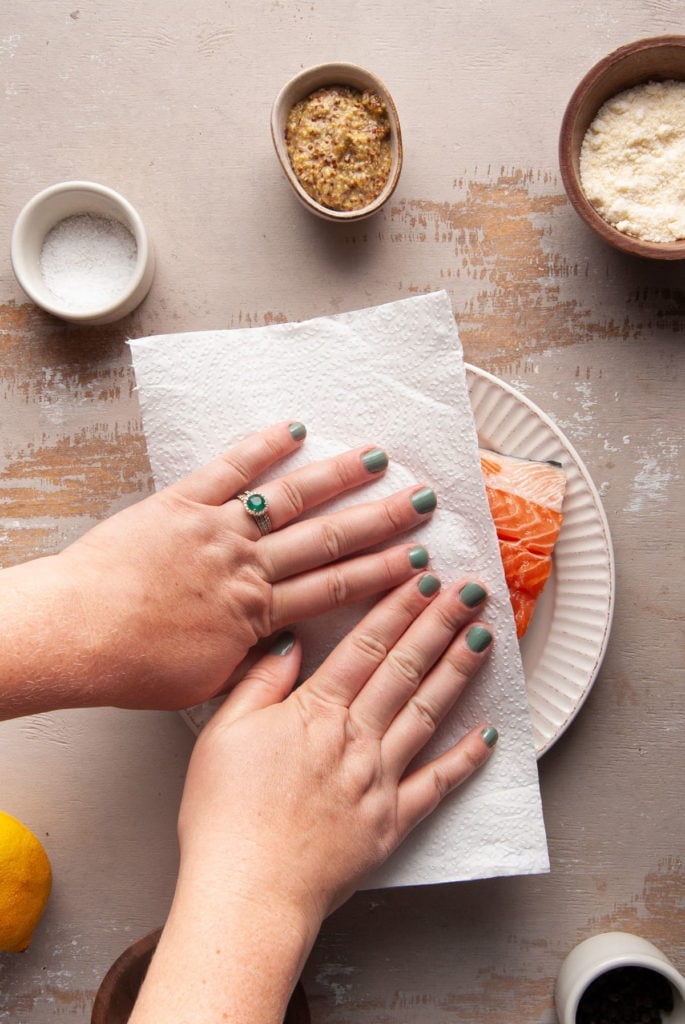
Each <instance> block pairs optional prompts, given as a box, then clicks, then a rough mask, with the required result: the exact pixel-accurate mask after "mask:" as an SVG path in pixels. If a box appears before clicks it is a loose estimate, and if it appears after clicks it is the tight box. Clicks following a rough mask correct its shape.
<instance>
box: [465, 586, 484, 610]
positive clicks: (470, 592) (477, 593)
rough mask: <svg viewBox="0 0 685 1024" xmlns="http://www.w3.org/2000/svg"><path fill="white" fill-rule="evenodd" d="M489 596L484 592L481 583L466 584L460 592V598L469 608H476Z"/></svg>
mask: <svg viewBox="0 0 685 1024" xmlns="http://www.w3.org/2000/svg"><path fill="white" fill-rule="evenodd" d="M487 596H488V595H487V592H486V591H485V590H483V588H482V587H481V585H480V583H465V584H464V586H463V587H462V588H461V590H460V591H459V597H460V598H461V600H462V602H463V603H464V604H465V605H466V607H467V608H475V607H476V605H477V604H480V603H481V602H482V601H484V600H485V598H486V597H487Z"/></svg>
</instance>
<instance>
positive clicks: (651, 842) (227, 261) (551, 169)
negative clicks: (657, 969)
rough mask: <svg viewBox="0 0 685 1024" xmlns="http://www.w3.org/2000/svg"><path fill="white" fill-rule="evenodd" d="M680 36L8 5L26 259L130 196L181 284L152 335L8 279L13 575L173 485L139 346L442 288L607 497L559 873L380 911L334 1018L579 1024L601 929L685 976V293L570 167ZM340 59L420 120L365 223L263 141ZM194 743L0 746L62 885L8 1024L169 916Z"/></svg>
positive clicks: (0, 34) (60, 727)
mask: <svg viewBox="0 0 685 1024" xmlns="http://www.w3.org/2000/svg"><path fill="white" fill-rule="evenodd" d="M405 8H406V9H405ZM682 30H683V26H682V4H681V3H680V2H679V0H678V2H676V0H607V2H605V3H603V4H601V5H595V4H590V3H586V2H574V3H568V4H550V3H547V2H545V0H521V2H520V3H519V4H517V5H512V4H510V3H508V2H505V0H482V2H479V0H465V2H464V3H461V4H441V3H433V4H430V5H428V4H423V3H421V4H415V5H404V6H403V5H400V6H397V5H395V4H392V3H391V2H390V0H376V3H374V4H370V3H363V2H361V0H357V2H348V3H347V4H343V5H341V4H339V3H334V2H333V0H311V2H308V3H300V2H296V0H292V2H290V0H270V2H267V0H254V2H250V3H248V2H247V0H240V2H238V0H205V2H204V3H203V4H201V5H197V4H190V3H186V2H181V0H150V2H148V3H147V4H145V5H141V4H137V3H133V2H132V0H118V2H117V3H116V4H115V3H113V2H109V0H106V2H96V0H86V2H84V3H80V4H79V3H78V0H74V3H73V5H71V6H70V5H65V4H57V3H50V2H48V0H5V2H4V3H3V5H2V10H1V11H0V74H1V80H2V91H1V92H0V102H1V103H2V104H3V119H2V124H3V156H2V188H1V189H0V221H1V223H2V233H3V237H4V238H5V242H6V244H5V253H7V249H8V240H9V234H10V231H11V227H12V224H13V222H14V219H15V217H16V215H17V213H18V212H19V210H20V209H21V207H22V206H23V204H24V203H25V202H26V201H27V200H28V199H29V198H30V197H31V196H32V195H33V194H34V193H35V192H37V191H38V190H39V189H41V188H43V187H45V186H47V185H50V184H53V183H54V182H57V181H61V180H66V179H71V178H86V179H92V180H96V181H101V182H103V183H105V184H107V185H110V186H112V187H113V188H116V189H118V190H120V191H121V192H123V194H124V195H126V197H127V198H128V199H130V200H131V201H132V202H133V203H134V205H135V206H136V207H137V208H138V209H139V211H140V213H141V214H142V216H143V218H144V220H145V222H146V224H147V226H148V228H149V231H150V233H151V236H152V238H153V241H154V244H155V247H156V249H157V253H158V264H159V265H158V272H157V276H156V279H155V282H154V285H153V288H152V291H151V293H150V295H149V297H148V299H147V300H146V301H145V303H144V304H143V305H142V306H141V307H140V309H139V310H137V311H136V312H135V313H134V314H133V315H132V316H130V317H129V318H128V319H127V320H125V321H123V322H122V323H120V324H114V325H111V326H108V327H101V328H98V329H76V328H73V327H70V326H68V325H65V324H62V323H59V322H57V321H55V320H53V319H51V318H50V317H48V316H46V315H43V314H42V313H41V312H39V311H38V310H36V309H35V308H34V307H33V306H32V305H31V304H30V303H29V302H28V301H27V299H26V297H25V296H24V295H23V294H22V292H21V291H20V289H19V288H18V286H17V284H16V282H15V280H14V278H13V275H12V272H11V267H10V264H9V259H8V258H7V255H5V257H4V259H3V260H0V423H1V429H0V442H1V445H2V449H1V451H0V502H1V503H2V509H3V511H2V516H3V518H2V530H1V533H0V559H1V561H0V564H2V565H10V564H13V563H16V562H20V561H23V560H25V559H27V558H31V557H35V556H37V555H40V554H43V553H45V552H51V551H55V550H58V549H60V548H61V547H63V546H64V545H65V544H67V543H69V541H70V540H71V539H73V538H74V537H76V536H78V535H79V534H80V533H81V532H83V531H84V530H85V529H87V528H88V527H89V526H90V525H91V524H93V523H94V522H96V521H97V520H99V519H101V518H102V517H104V516H106V515H108V514H110V513H111V512H113V511H115V510H116V509H118V508H120V507H122V506H123V505H125V504H127V503H130V502H133V501H136V500H138V499H139V498H141V497H143V496H144V495H145V494H147V493H148V492H149V490H150V487H151V482H150V472H149V465H148V461H147V456H146V448H145V439H144V436H143V433H142V428H141V422H140V414H139V408H138V403H137V399H136V394H135V390H134V380H133V377H132V373H131V368H130V359H129V354H128V349H127V346H126V339H127V338H128V337H133V336H139V335H143V334H152V333H165V332H171V331H176V330H191V329H203V328H214V327H235V326H246V325H247V326H249V325H255V326H257V325H262V324H268V323H272V322H275V321H281V320H291V319H304V318H308V317H311V316H315V315H318V314H325V313H332V312H337V311H340V310H346V309H354V308H358V307H361V306H366V305H370V304H373V303H376V302H383V301H388V300H391V299H396V298H401V297H405V296H409V295H413V294H417V293H421V292H424V291H429V290H433V289H436V288H445V289H446V290H447V291H448V293H449V295H450V297H451V300H452V303H453V308H454V312H455V317H456V320H457V324H458V327H459V331H460V334H461V338H462V341H463V344H464V349H465V353H466V357H467V359H468V360H469V361H470V362H472V363H475V364H477V365H479V366H482V367H484V368H485V369H488V370H490V371H491V372H493V373H496V374H498V375H499V376H501V377H502V378H504V379H505V380H507V381H509V382H510V383H512V384H514V385H515V386H516V387H518V388H519V389H520V390H522V391H523V392H524V393H525V394H527V395H528V396H529V397H530V398H532V399H533V400H534V401H536V402H537V403H538V404H539V405H540V406H541V407H542V408H543V409H544V410H545V411H546V412H547V413H549V415H551V416H552V417H553V418H554V419H555V420H556V421H557V422H558V424H559V425H560V427H561V428H562V429H563V430H564V431H565V432H566V433H567V435H568V437H569V439H570V440H571V442H572V443H573V444H574V446H575V447H576V448H577V449H578V451H579V452H580V454H581V456H582V457H583V459H584V460H585V461H586V463H587V465H588V467H589V469H590V472H591V474H592V476H593V478H594V480H595V482H596V484H597V486H598V488H599V490H600V493H601V495H602V498H603V501H604V505H605V508H606V512H607V516H608V519H609V522H610V526H611V530H612V535H613V539H614V546H615V553H616V564H617V600H616V614H615V620H614V628H613V632H612V636H611V641H610V645H609V650H608V653H607V656H606V659H605V662H604V666H603V668H602V671H601V673H600V676H599V678H598V680H597V682H596V685H595V687H594V689H593V691H592V693H591V695H590V698H589V700H588V702H587V704H586V705H585V707H584V708H583V710H582V711H581V713H580V715H579V717H578V718H577V720H576V721H575V723H574V724H573V725H572V727H571V728H570V730H569V731H568V732H567V734H566V735H565V736H564V737H563V738H562V739H561V740H560V741H559V742H558V743H557V744H556V746H555V747H554V748H553V749H552V750H551V751H550V752H549V753H548V754H547V755H546V756H545V757H544V759H543V761H542V762H541V765H540V776H541V785H542V792H543V801H544V808H545V818H546V823H547V828H548V834H549V843H550V854H551V862H552V871H551V873H550V874H549V875H548V876H541V877H533V878H510V879H495V880H489V881H483V882H477V883H470V884H464V885H448V886H439V887H429V888H415V889H404V890H397V891H386V892H372V893H368V892H367V893H363V894H360V895H358V896H356V897H355V898H353V899H352V900H351V901H350V902H349V903H348V904H347V905H346V906H345V907H344V908H342V909H341V910H340V911H338V912H337V913H336V914H335V915H334V916H333V917H332V918H331V919H330V920H329V921H328V922H326V924H325V926H324V928H323V931H322V933H321V936H320V939H319V941H318V943H317V945H316V947H315V949H314V951H313V953H312V956H311V958H310V962H309V964H308V965H307V968H306V972H305V977H304V983H305V987H306V990H307V993H308V996H309V1000H310V1003H311V1007H312V1016H313V1021H314V1024H348V1022H349V1024H352V1022H360V1024H386V1022H391V1021H392V1022H394V1021H403V1022H407V1024H423V1022H426V1024H428V1022H431V1024H442V1022H445V1024H447V1022H456V1021H460V1022H462V1021H463V1022H473V1024H480V1022H485V1021H488V1022H489V1024H498V1022H502V1024H510V1022H512V1021H521V1022H523V1021H531V1022H532V1021H535V1022H543V1024H551V1022H553V1021H554V1019H555V1018H554V1011H553V1003H552V991H553V985H554V979H555V976H556V972H557V970H558V968H559V965H560V963H561V960H562V959H563V957H564V956H565V954H566V953H567V952H568V950H569V949H570V948H571V947H572V946H573V945H574V944H575V943H576V942H577V941H579V940H580V939H582V938H584V937H586V936H588V935H590V934H593V933H594V932H597V931H601V930H611V929H625V930H629V931H634V932H637V933H639V934H641V935H644V936H646V937H647V938H649V939H651V940H652V941H654V942H655V943H656V944H657V945H659V946H660V947H661V948H662V949H664V951H665V952H667V953H668V954H669V955H670V956H671V957H672V959H673V960H674V962H675V963H676V965H677V966H679V967H680V969H681V970H682V969H684V968H685V913H684V910H685V907H684V903H683V882H684V877H683V871H684V869H683V854H684V847H685V821H684V818H683V810H682V791H683V774H684V772H683V769H684V767H685V764H684V762H685V741H684V739H683V737H684V736H685V728H684V726H685V722H684V720H683V707H684V706H685V701H684V697H685V692H684V691H685V681H684V678H683V649H684V645H683V628H682V607H683V604H684V601H683V598H684V596H685V595H684V588H683V549H684V543H683V542H684V540H685V537H684V531H683V514H682V509H683V504H684V498H685V493H684V487H683V456H682V443H683V426H684V416H683V411H682V408H683V402H682V395H683V380H682V377H683V374H682V365H683V352H682V344H683V334H682V332H683V326H684V324H685V291H684V289H683V269H682V267H681V266H674V265H659V264H654V263H649V262H645V261H641V260H637V259H633V258H631V257H627V256H623V255H621V254H619V253H616V252H613V251H612V250H609V249H607V248H605V247H604V246H603V245H602V244H601V243H600V242H599V241H598V240H597V239H595V238H594V237H593V236H592V235H590V234H589V233H588V231H587V229H586V228H585V226H584V225H582V224H581V222H580V221H579V220H578V218H577V217H576V215H575V214H574V213H573V211H572V210H571V208H570V206H569V204H568V202H567V200H566V198H565V195H564V193H563V189H562V186H561V182H560V178H559V173H558V165H557V157H556V144H557V134H558V128H559V124H560V121H561V117H562V114H563V110H564V107H565V104H566V102H567V100H568V98H569V97H570V94H571V92H572V90H573V88H574V87H575V84H576V83H577V81H578V80H579V79H580V77H581V76H582V75H583V74H584V73H585V72H586V71H587V70H588V69H589V67H590V66H591V65H592V64H593V63H594V62H595V61H596V60H598V59H599V58H600V57H602V56H603V55H604V54H606V53H608V52H609V51H610V50H612V49H614V48H615V47H617V46H619V45H622V44H623V43H626V42H629V41H631V40H633V39H637V38H639V37H642V36H648V35H657V34H662V33H667V32H680V31H682ZM331 59H346V60H351V61H354V62H357V63H360V64H364V65H367V66H368V67H370V68H371V69H372V70H374V71H375V72H376V73H377V74H379V75H380V77H381V78H383V79H384V80H385V82H386V83H387V85H388V86H389V88H390V89H391V91H392V93H393V95H394V97H395V100H396V103H397V106H398V109H399V113H400V118H401V121H402V126H403V134H404V141H405V166H404V170H403V174H402V177H401V179H400V183H399V186H398V189H397V191H396V193H395V195H394V197H393V200H392V201H391V204H390V205H389V206H388V207H387V208H386V209H385V210H384V211H383V212H382V213H381V214H379V215H378V216H376V217H374V218H373V219H372V220H370V221H367V222H364V223H363V224H362V225H361V226H358V227H356V228H354V227H348V226H338V225H332V224H327V223H323V222H319V221H318V220H316V219H315V218H312V217H311V216H309V215H307V214H306V212H305V211H304V210H303V209H302V208H301V207H300V206H299V205H298V204H297V202H296V200H295V199H294V197H293V196H292V194H291V192H290V190H289V188H288V187H287V185H286V184H285V182H284V181H283V179H282V178H281V176H280V170H279V168H278V165H277V161H276V159H275V156H274V154H273V152H272V149H271V141H270V138H269V127H268V116H269V110H270V106H271V102H272V99H273V97H274V96H275V94H276V92H277V91H278V89H279V88H280V86H281V85H282V84H283V82H284V81H285V80H286V78H288V77H290V76H291V75H292V74H294V73H295V72H296V71H297V70H299V69H300V68H301V67H306V66H308V65H310V64H314V63H318V62H319V61H322V60H331ZM255 383H256V382H254V381H249V382H246V386H250V387H251V388H252V389H253V390H254V388H255ZM314 426H315V425H314ZM369 429H370V431H371V432H372V431H373V411H372V410H369ZM504 727H505V724H504ZM191 745H192V738H191V736H190V734H189V732H188V730H187V728H186V727H185V725H184V724H183V722H182V721H181V719H180V717H179V716H177V715H173V714H155V713H138V714H136V713H132V712H123V711H114V710H104V711H94V712H91V711H83V712H70V713H60V714H54V715H46V716H40V717H36V718H30V719H26V720H23V721H18V722H11V723H7V724H6V725H4V726H3V727H2V742H1V743H0V806H2V807H3V809H5V810H8V811H10V812H11V813H14V814H16V815H18V816H19V817H20V818H22V819H23V820H24V821H26V822H27V824H29V825H30V826H32V827H33V828H34V829H35V830H36V831H37V833H38V834H39V835H41V837H43V839H44V842H45V845H46V847H47V849H48V851H49V854H50V857H51V860H52V863H53V867H54V871H55V890H54V895H53V897H52V899H51V903H50V906H49V909H48V911H47V915H46V917H45V919H44V921H43V923H42V925H41V928H40V931H39V933H38V935H37V937H36V939H35V942H34V945H33V946H32V947H31V949H30V951H29V952H28V953H26V954H24V955H22V956H14V957H12V956H2V955H0V1022H3V1024H4V1022H12V1024H29V1022H30V1024H34V1022H35V1024H47V1022H48V1021H50V1022H52V1021H54V1020H56V1019H59V1020H64V1021H81V1022H82V1021H85V1020H87V1019H88V1018H89V1012H90V1005H91V1003H92V999H93V996H94V993H95V990H96V989H97V986H98V984H99V982H100V980H101V978H102V976H103V975H104V973H105V971H106V970H107V968H108V967H109V965H110V963H111V962H112V961H113V959H114V958H115V957H116V956H117V955H118V953H119V952H120V951H121V950H122V949H123V948H124V947H125V946H126V945H128V944H129V943H130V942H131V941H133V940H134V939H136V938H138V937H139V936H140V935H142V934H143V933H144V932H146V931H147V930H149V929H151V928H153V927H155V926H157V925H158V924H159V923H161V921H162V920H163V918H164V915H165V913H166V909H167V907H168V904H169V900H170V897H171V893H172V888H173V880H174V873H175V868H176V845H175V817H176V811H177V807H178V800H179V796H180V792H181V787H182V780H183V775H184V770H185V767H186V764H187V759H188V756H189V753H190V750H191Z"/></svg>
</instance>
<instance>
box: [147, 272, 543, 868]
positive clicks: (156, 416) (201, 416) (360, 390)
mask: <svg viewBox="0 0 685 1024" xmlns="http://www.w3.org/2000/svg"><path fill="white" fill-rule="evenodd" d="M130 345H131V351H132V354H133V365H134V369H135V375H136V381H137V386H138V391H139V396H140V402H141V408H142V412H143V421H144V427H145V433H146V436H147V444H148V452H149V456H150V462H151V466H152V471H153V475H154V479H155V484H156V486H157V487H163V486H165V485H166V484H169V483H172V482H173V481H175V480H178V479H179V478H180V477H182V476H184V475H185V474H187V473H189V472H190V471H191V470H192V469H194V468H196V467H197V466H198V465H201V464H202V463H204V462H206V461H207V460H209V459H210V458H212V457H214V456H215V455H216V454H217V453H218V452H220V451H222V450H224V449H226V448H228V447H230V446H231V444H233V443H234V442H235V441H237V440H238V439H239V438H241V437H244V436H246V435H247V434H249V433H251V432H253V431H255V430H259V429H262V428H263V427H265V426H267V425H268V424H269V423H273V422H278V421H280V420H283V419H293V420H300V421H302V422H303V423H305V424H306V426H307V431H308V434H307V440H306V442H305V444H304V446H303V448H302V449H301V450H300V451H298V452H297V453H296V454H295V455H294V456H293V457H292V458H290V459H289V460H288V461H287V462H286V463H282V464H281V465H280V466H279V468H278V469H277V470H276V471H274V473H273V474H271V475H273V476H277V475H280V474H281V473H282V472H283V471H284V469H285V468H291V467H295V466H298V465H302V464H304V463H306V462H309V461H313V460H315V459H320V458H324V457H326V456H329V455H332V454H335V453H337V452H341V451H345V450H346V449H348V448H352V447H355V446H356V445H360V444H366V443H369V444H378V445H379V446H382V447H383V448H385V450H386V451H387V452H388V454H389V455H390V459H391V462H390V468H389V470H388V472H387V474H386V475H385V476H384V477H383V479H382V480H379V481H377V482H374V483H373V484H371V485H370V486H369V488H365V489H364V492H363V498H360V494H361V493H362V492H359V491H357V492H356V493H354V494H352V495H346V496H345V497H344V498H343V499H340V500H337V501H336V502H334V503H331V505H330V506H329V507H331V508H337V507H343V506H344V505H347V504H350V503H352V502H355V501H359V500H367V498H368V497H374V498H376V497H381V496H383V495H385V494H389V493H391V492H393V491H395V490H398V489H400V488H402V487H404V486H406V485H408V484H413V483H417V484H429V485H430V486H432V487H433V488H434V489H435V490H436V492H437V495H438V509H437V511H436V513H435V514H434V515H433V517H432V519H431V520H430V521H429V522H428V523H426V524H423V525H422V526H421V527H419V528H418V529H416V530H415V531H414V533H413V534H412V538H415V539H416V541H417V542H420V543H422V544H424V545H425V546H426V547H427V548H428V550H429V551H430V552H431V555H432V567H433V569H434V571H436V572H437V574H438V575H439V576H440V577H441V579H442V580H443V581H444V582H448V581H451V580H455V579H459V578H462V577H465V576H466V577H468V576H469V575H471V574H475V575H476V576H478V577H480V578H482V579H484V580H485V581H487V583H488V587H489V591H490V599H489V601H488V604H487V608H486V612H485V615H484V618H485V619H486V620H487V621H488V622H490V623H492V625H493V627H494V632H495V636H496V642H495V644H494V646H493V650H492V653H491V656H490V658H489V659H488V661H487V663H486V667H485V668H484V669H483V671H482V672H481V673H480V675H479V676H478V678H477V680H476V681H475V682H474V683H472V685H471V687H470V689H469V691H468V693H467V695H466V697H465V698H464V699H463V700H462V701H461V702H460V704H459V705H458V707H457V708H456V709H455V711H454V713H453V714H452V716H451V717H450V719H449V721H447V722H446V723H445V725H444V727H443V728H442V729H441V731H440V732H439V734H438V736H437V737H436V739H435V741H434V743H433V746H432V748H431V750H432V752H433V753H435V752H436V751H437V750H439V749H444V748H445V747H447V746H448V745H449V744H450V743H451V742H453V741H454V740H455V739H456V738H457V737H458V736H459V735H461V734H463V733H464V732H465V731H467V730H468V728H470V727H471V726H472V725H473V724H474V723H476V722H479V721H481V720H487V721H490V722H492V723H493V724H494V725H496V726H497V727H498V729H499V730H500V740H499V743H498V744H497V747H496V749H495V753H494V755H493V757H492V758H491V759H490V761H489V763H488V764H487V765H486V766H485V768H484V769H483V770H481V771H480V772H479V773H477V775H476V776H474V777H473V778H472V779H471V780H469V782H468V783H467V784H466V785H465V786H463V787H461V788H460V789H459V790H457V791H456V792H455V793H454V794H453V795H451V796H450V797H449V798H448V799H447V801H446V802H445V803H444V804H443V806H442V807H441V808H440V809H439V810H438V811H437V812H436V813H435V814H433V815H432V816H431V817H430V818H429V819H428V820H427V821H425V822H423V823H422V825H421V826H419V828H418V829H417V830H416V831H415V832H414V833H413V834H412V835H411V836H410V837H409V838H408V839H407V840H406V841H405V843H404V844H403V845H402V847H401V848H400V849H399V850H398V851H397V852H396V853H395V854H394V856H393V857H392V858H391V859H390V860H389V861H388V863H387V864H386V865H385V866H384V867H383V868H381V869H380V871H378V872H377V873H376V874H375V875H374V876H373V877H372V878H370V879H369V880H368V882H367V885H366V887H367V888H371V887H381V886H392V885H417V884H427V883H435V882H446V881H456V880H464V879H473V878H483V877H488V876H493V875H510V874H526V873H533V872H541V871H547V870H549V862H548V857H547V845H546V839H545V831H544V824H543V819H542V809H541V803H540V792H539V787H538V777H537V764H536V760H535V752H534V746H533V739H532V734H531V729H530V724H529V719H528V712H527V703H526V696H525V686H524V678H523V670H522V666H521V659H520V655H519V648H518V643H517V640H516V634H515V629H514V625H513V617H512V614H511V608H510V604H509V597H508V592H507V587H506V583H505V581H504V576H503V573H502V568H501V563H500V560H499V553H498V546H497V538H496V535H495V531H494V527H493V525H492V520H491V518H490V513H489V510H488V506H487V499H486V497H485V491H484V487H483V483H482V478H481V473H480V466H479V462H478V454H477V437H476V430H475V425H474V421H473V416H472V413H471V408H470V405H469V399H468V391H467V386H466V375H465V370H464V362H463V353H462V349H461V344H460V342H459V337H458V334H457V330H456V327H455V323H454V318H453V315H452V310H451V306H450V302H449V298H448V296H447V294H446V293H445V292H434V293H432V294H428V295H423V296H420V297H417V298H411V299H405V300H401V301H398V302H390V303H387V304H385V305H382V306H376V307H373V308H370V309H363V310H358V311H354V312H350V313H342V314H338V315H335V316H330V317H319V318H317V319H315V320H309V321H307V322H304V323H287V324H275V325H272V326H268V327H257V328H254V327H253V328H245V329H239V330H232V331H202V332H199V333H192V334H174V335H159V336H156V337H151V338H142V339H139V340H135V341H131V343H130ZM362 611H363V609H362V608H360V607H359V606H356V607H355V608H349V609H345V610H343V611H341V612H336V613H330V614H328V615H326V616H320V617H319V618H317V619H315V620H312V621H310V622H306V623H301V624H298V625H297V629H296V631H297V633H298V635H299V636H300V637H301V639H302V642H303V645H304V649H305V665H304V674H305V675H307V674H309V672H310V671H311V670H312V669H313V668H314V667H315V666H316V665H317V664H319V663H320V662H321V660H322V659H323V657H324V656H325V654H326V653H327V652H328V651H329V650H330V649H331V647H332V646H333V645H334V644H335V642H336V641H337V639H339V638H340V637H341V636H342V635H343V634H344V633H345V632H347V630H348V629H349V628H350V626H351V625H352V624H353V622H355V621H356V620H357V619H358V618H359V616H360V614H361V613H362ZM194 710H195V718H196V721H197V715H198V714H199V715H200V716H202V714H204V715H205V717H207V716H208V715H209V714H210V713H211V710H212V708H211V705H208V706H203V707H202V708H200V709H194ZM429 752H430V751H429Z"/></svg>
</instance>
